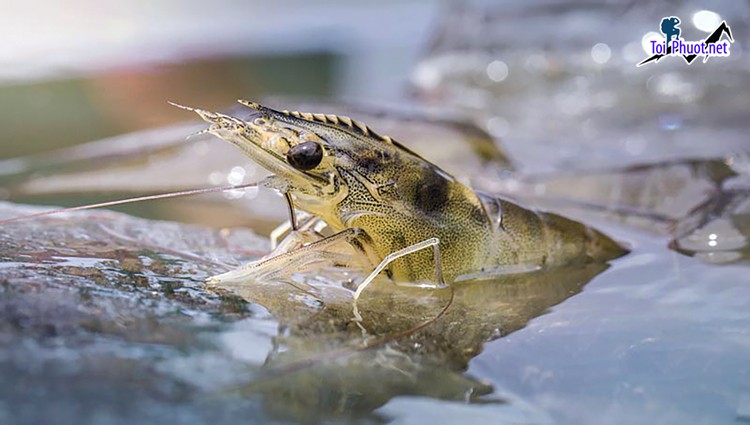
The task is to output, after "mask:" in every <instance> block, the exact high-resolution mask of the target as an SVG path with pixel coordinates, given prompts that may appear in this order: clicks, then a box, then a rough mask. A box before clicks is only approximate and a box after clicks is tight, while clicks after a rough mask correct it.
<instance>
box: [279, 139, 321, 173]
mask: <svg viewBox="0 0 750 425" xmlns="http://www.w3.org/2000/svg"><path fill="white" fill-rule="evenodd" d="M286 160H287V162H288V163H289V164H290V165H291V166H292V167H294V168H296V169H298V170H302V171H307V170H312V169H313V168H315V167H317V166H318V164H320V161H322V160H323V148H322V147H321V146H320V145H319V144H318V143H316V142H304V143H300V144H299V145H296V146H293V147H292V148H291V149H289V152H287V154H286Z"/></svg>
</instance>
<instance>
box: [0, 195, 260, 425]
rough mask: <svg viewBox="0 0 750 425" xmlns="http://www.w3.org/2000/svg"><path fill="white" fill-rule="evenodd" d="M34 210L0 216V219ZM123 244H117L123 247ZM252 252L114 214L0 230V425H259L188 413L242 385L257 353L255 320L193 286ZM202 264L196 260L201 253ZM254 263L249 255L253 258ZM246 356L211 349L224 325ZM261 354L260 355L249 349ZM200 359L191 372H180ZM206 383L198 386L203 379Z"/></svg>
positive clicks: (228, 411)
mask: <svg viewBox="0 0 750 425" xmlns="http://www.w3.org/2000/svg"><path fill="white" fill-rule="evenodd" d="M30 211H35V210H34V209H30V208H25V207H19V206H14V205H12V204H2V205H0V216H2V217H4V218H5V217H10V216H17V215H20V214H23V213H28V212H30ZM125 235H127V236H125ZM265 245H266V243H265V241H264V240H262V239H259V238H257V237H255V236H254V235H252V234H251V233H250V232H246V231H245V232H243V231H239V232H236V233H235V234H232V235H220V234H218V233H217V232H216V231H213V230H207V229H200V228H196V227H190V226H184V225H178V224H175V223H164V222H159V223H156V222H147V221H143V220H138V219H131V218H128V217H126V216H122V215H120V214H116V213H109V212H94V213H90V214H75V215H62V216H57V217H52V218H48V219H41V220H36V221H28V222H22V223H16V224H6V225H3V226H2V229H0V258H1V259H2V262H0V265H1V266H0V294H1V296H0V369H1V371H0V374H1V375H2V377H3V386H2V389H0V393H1V394H2V395H0V400H2V402H0V418H2V421H1V422H2V423H7V424H12V423H19V424H23V423H61V424H62V423H71V424H72V423H123V424H124V423H164V421H167V420H169V421H172V422H173V423H205V422H207V421H210V420H213V418H217V417H218V418H225V419H226V420H227V421H229V420H230V418H231V420H235V421H236V420H239V419H241V418H242V417H245V416H246V415H247V414H248V412H252V414H253V415H255V416H258V417H260V416H262V413H261V412H260V410H259V408H258V407H257V403H255V402H253V401H252V400H248V401H245V400H242V399H240V400H236V401H235V402H233V403H231V404H230V403H225V402H219V403H215V402H212V401H211V400H197V399H196V397H197V395H198V394H201V396H206V395H207V394H208V392H206V391H203V392H200V393H199V392H198V391H197V389H196V388H197V387H196V386H194V385H192V381H190V380H188V379H185V376H188V375H190V374H191V373H192V372H191V373H188V372H187V371H188V370H189V371H195V374H196V375H200V373H199V371H200V370H205V371H206V372H207V373H204V374H202V375H201V376H202V378H203V379H202V381H203V382H202V385H204V386H206V387H208V388H209V389H211V388H215V387H217V386H219V385H221V384H222V383H226V382H231V381H232V380H233V379H235V378H234V376H240V375H241V374H248V375H251V374H252V370H253V368H256V367H257V366H258V365H259V364H261V363H262V359H263V357H262V356H258V357H257V358H253V357H251V353H252V348H253V347H256V348H258V349H263V350H265V349H267V346H268V345H269V343H268V337H267V336H266V335H264V334H263V333H262V329H263V327H267V326H269V325H270V326H274V323H275V322H274V321H273V320H272V319H270V318H269V317H268V315H267V313H265V312H264V311H263V310H262V309H260V308H258V307H253V306H249V305H248V304H247V303H246V302H244V301H243V300H241V299H239V298H238V297H236V296H231V295H230V294H217V293H213V292H206V291H205V290H204V289H203V283H202V281H203V279H204V278H205V277H206V276H208V275H210V274H212V273H216V272H217V271H221V270H225V269H226V266H223V265H222V264H223V263H225V262H228V263H234V262H236V261H238V260H239V259H242V258H243V257H247V255H252V252H249V251H247V250H252V249H254V248H255V249H261V250H264V249H265ZM209 251H210V252H209ZM256 255H257V254H256ZM243 320H245V321H254V320H255V321H260V322H261V323H263V325H262V326H258V327H257V329H252V330H247V329H245V330H244V335H245V338H243V339H245V340H246V341H247V342H250V341H253V339H254V340H255V341H257V343H256V344H249V345H247V344H246V347H249V348H250V349H247V350H242V351H243V352H242V354H241V355H239V354H236V353H234V352H232V351H231V350H229V349H227V348H225V347H231V346H232V344H227V343H225V342H224V339H226V338H227V336H228V335H231V333H232V332H237V331H236V330H235V328H236V324H235V323H242V321H243ZM263 344H265V346H264V345H263ZM191 356H200V361H192V362H190V363H187V364H186V363H184V362H183V363H180V362H181V359H184V358H187V357H191ZM208 372H210V373H208Z"/></svg>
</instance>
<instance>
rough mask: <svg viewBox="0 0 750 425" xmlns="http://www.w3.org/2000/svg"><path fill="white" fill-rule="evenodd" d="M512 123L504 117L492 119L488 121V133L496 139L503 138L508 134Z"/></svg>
mask: <svg viewBox="0 0 750 425" xmlns="http://www.w3.org/2000/svg"><path fill="white" fill-rule="evenodd" d="M508 130H510V123H509V122H508V120H506V119H505V118H503V117H492V118H490V119H488V120H487V131H489V132H490V134H492V135H493V136H495V137H503V136H506V135H507V134H508Z"/></svg>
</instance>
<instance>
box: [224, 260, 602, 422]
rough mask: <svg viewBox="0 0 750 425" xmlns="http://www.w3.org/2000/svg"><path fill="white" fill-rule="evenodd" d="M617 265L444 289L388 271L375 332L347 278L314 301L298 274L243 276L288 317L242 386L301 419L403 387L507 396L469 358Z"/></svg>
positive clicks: (408, 391) (373, 298) (376, 288)
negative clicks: (292, 278)
mask: <svg viewBox="0 0 750 425" xmlns="http://www.w3.org/2000/svg"><path fill="white" fill-rule="evenodd" d="M607 267H608V266H607V265H606V264H588V265H585V266H583V267H580V266H579V267H575V268H558V269H553V270H542V271H536V272H531V273H524V274H516V275H506V276H500V277H496V278H492V279H488V280H477V281H466V282H462V283H459V284H456V285H455V287H454V290H451V289H444V290H439V291H438V290H423V289H422V290H420V289H415V288H402V287H396V286H394V285H392V284H390V283H389V282H388V281H386V280H382V281H379V282H377V284H375V285H373V289H372V291H369V290H368V292H367V293H366V295H365V297H364V298H363V299H362V300H361V302H360V304H359V309H360V312H361V314H362V316H363V321H362V323H361V325H362V327H363V328H364V329H366V334H363V331H362V329H361V328H360V327H359V326H358V325H357V324H356V323H355V322H354V319H353V314H352V304H351V298H350V296H346V295H343V291H344V290H343V289H341V288H338V287H330V288H322V289H321V288H319V289H318V290H316V295H315V297H316V298H318V299H319V300H323V301H321V302H318V303H314V302H309V301H310V299H311V298H310V297H311V296H310V293H309V292H303V291H299V290H295V289H293V288H292V286H290V285H289V284H288V282H275V283H273V282H271V283H255V282H246V283H244V284H243V286H233V287H232V288H231V289H233V290H234V291H235V292H237V293H238V294H239V295H241V296H242V297H243V298H245V299H247V300H248V301H251V302H258V303H260V304H261V305H263V306H265V307H266V308H268V310H269V311H270V312H271V313H272V314H273V315H274V316H275V318H276V319H277V320H279V322H280V324H281V326H280V328H279V334H278V335H277V337H276V338H275V346H274V350H273V351H272V352H271V353H269V356H268V358H267V359H266V362H265V365H264V367H263V369H262V370H263V373H262V375H261V376H262V378H261V379H260V380H259V381H257V382H251V383H249V384H247V385H246V386H245V387H244V388H243V389H242V390H243V391H244V392H248V393H260V394H262V397H263V400H264V404H265V406H266V408H267V409H268V411H269V412H273V414H274V415H278V416H279V417H282V418H285V419H294V420H298V421H310V420H312V419H320V420H322V419H324V418H331V417H333V418H348V417H358V416H362V415H368V414H370V413H371V412H372V411H373V410H374V409H376V408H377V407H379V406H381V405H383V404H385V403H386V402H388V401H389V400H390V399H392V398H394V397H397V396H403V395H413V396H423V397H430V398H436V399H441V400H456V401H468V402H474V403H487V402H501V400H497V399H492V398H487V397H486V396H487V395H489V394H491V393H492V392H493V388H492V387H491V386H489V385H487V384H486V383H484V382H482V380H481V379H477V378H475V377H471V376H468V375H466V374H464V371H465V370H466V368H467V367H468V363H469V360H470V359H471V358H472V357H474V356H476V355H477V354H479V353H480V352H481V350H482V346H483V344H484V343H485V342H487V341H490V340H493V339H496V338H499V337H501V336H504V335H507V334H509V333H511V332H513V331H515V330H518V329H520V328H522V327H524V326H525V325H526V323H528V322H529V321H530V320H531V319H533V318H535V317H537V316H539V315H541V314H544V313H545V312H547V311H548V310H549V309H550V307H552V306H554V305H556V304H559V303H561V302H562V301H564V300H565V299H567V298H568V297H570V296H573V295H575V294H577V293H579V292H580V291H581V289H582V288H583V287H584V285H586V283H588V282H589V281H590V280H591V279H592V278H593V277H594V276H596V275H597V274H599V273H601V272H602V271H604V270H605V269H606V268H607ZM346 292H349V291H346ZM290 301H291V302H290ZM305 310H306V313H305ZM301 317H302V319H301ZM480 378H481V377H480Z"/></svg>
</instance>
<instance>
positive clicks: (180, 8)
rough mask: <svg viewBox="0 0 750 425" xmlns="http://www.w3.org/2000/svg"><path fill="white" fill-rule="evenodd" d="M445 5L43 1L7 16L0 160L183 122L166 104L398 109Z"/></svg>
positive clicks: (0, 69)
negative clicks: (249, 101) (269, 100)
mask: <svg viewBox="0 0 750 425" xmlns="http://www.w3.org/2000/svg"><path fill="white" fill-rule="evenodd" d="M443 7H444V5H442V4H441V3H440V2H437V1H432V2H429V1H396V0H390V1H389V0H387V1H383V2H377V3H376V4H375V3H374V4H369V3H352V2H346V1H322V2H314V3H313V2H308V1H294V0H292V1H281V2H245V1H232V0H220V1H218V2H211V3H206V2H199V1H171V0H167V1H159V2H151V1H146V0H137V1H132V2H116V1H103V2H99V1H80V0H74V1H71V2H62V3H61V2H44V1H19V0H9V1H5V2H3V7H2V9H3V10H2V13H0V40H2V44H3V47H2V49H0V111H1V112H2V113H0V128H2V135H1V136H0V157H5V158H7V157H13V156H19V155H23V154H30V153H34V152H41V151H45V150H48V149H50V148H58V147H62V146H66V145H70V144H75V143H81V142H86V141H90V140H95V139H99V138H103V137H106V136H111V135H115V134H121V133H125V132H128V131H133V130H137V129H143V128H150V127H158V126H160V125H164V124H166V123H171V122H175V121H178V120H185V119H186V115H185V114H184V112H181V111H178V110H176V109H175V108H172V107H170V106H169V105H167V103H166V101H167V100H172V101H178V102H184V103H189V104H194V105H201V106H202V107H205V108H215V109H219V108H224V107H226V106H227V105H229V104H231V103H233V102H234V100H235V99H237V98H238V97H247V98H257V97H259V96H260V95H265V94H297V95H315V96H333V97H342V96H343V97H347V98H352V99H365V100H370V99H373V100H382V99H395V98H399V97H400V96H401V95H402V93H403V92H404V85H405V83H406V82H407V80H408V78H409V75H410V69H411V68H412V67H413V65H414V63H416V61H417V59H418V57H419V54H420V51H421V50H420V49H422V48H423V47H424V46H425V41H426V39H427V37H428V34H429V32H430V28H431V25H433V24H434V22H435V19H436V17H437V14H438V12H439V10H441V9H442V8H443Z"/></svg>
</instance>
